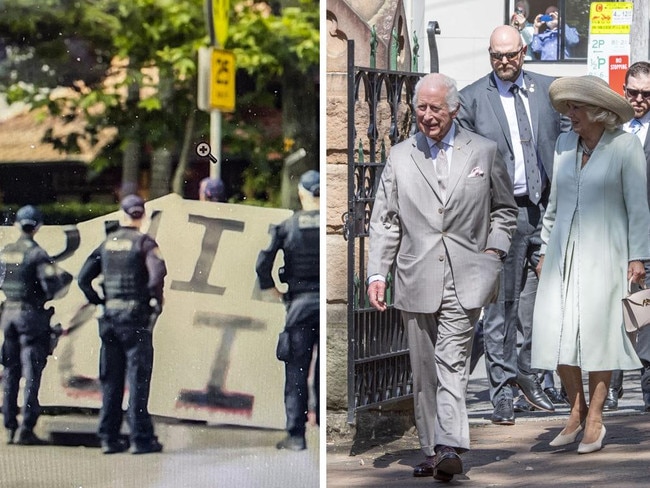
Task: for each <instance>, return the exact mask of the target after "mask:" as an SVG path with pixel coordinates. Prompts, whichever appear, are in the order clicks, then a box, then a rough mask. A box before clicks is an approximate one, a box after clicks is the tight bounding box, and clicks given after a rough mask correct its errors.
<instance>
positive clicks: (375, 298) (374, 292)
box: [368, 280, 387, 312]
mask: <svg viewBox="0 0 650 488" xmlns="http://www.w3.org/2000/svg"><path fill="white" fill-rule="evenodd" d="M385 296H386V282H385V281H382V280H376V281H373V282H372V283H370V285H368V298H369V299H370V305H372V306H373V307H374V308H376V309H377V310H379V311H380V312H383V311H384V310H386V308H387V307H386V302H385V301H384V299H385Z"/></svg>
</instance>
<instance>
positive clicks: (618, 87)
mask: <svg viewBox="0 0 650 488" xmlns="http://www.w3.org/2000/svg"><path fill="white" fill-rule="evenodd" d="M629 65H630V57H629V56H627V55H620V56H610V57H609V86H610V87H611V89H612V90H614V91H615V92H616V93H618V94H619V95H622V96H625V95H624V93H623V85H624V84H625V73H626V72H627V68H628V67H629Z"/></svg>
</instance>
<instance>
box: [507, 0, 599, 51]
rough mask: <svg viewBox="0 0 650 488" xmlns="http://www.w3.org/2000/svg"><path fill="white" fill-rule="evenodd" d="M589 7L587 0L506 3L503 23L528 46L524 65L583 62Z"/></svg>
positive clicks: (509, 0)
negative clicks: (536, 20)
mask: <svg viewBox="0 0 650 488" xmlns="http://www.w3.org/2000/svg"><path fill="white" fill-rule="evenodd" d="M590 4H591V1H590V0H556V1H554V0H507V2H506V7H507V9H508V10H507V12H508V13H507V15H506V21H505V23H507V24H510V25H513V26H515V27H516V28H518V29H519V31H520V32H521V37H522V39H523V41H524V44H526V45H527V46H528V50H527V53H526V62H558V61H559V62H571V61H572V62H586V61H587V46H588V40H589V7H590ZM538 16H540V18H539V19H538V23H537V24H538V25H537V27H536V26H535V19H536V18H537V17H538Z"/></svg>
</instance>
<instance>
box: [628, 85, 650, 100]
mask: <svg viewBox="0 0 650 488" xmlns="http://www.w3.org/2000/svg"><path fill="white" fill-rule="evenodd" d="M625 93H626V94H627V96H628V97H630V98H636V97H638V96H639V94H641V98H650V91H645V90H634V89H632V88H627V87H625Z"/></svg>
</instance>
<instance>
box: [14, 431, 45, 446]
mask: <svg viewBox="0 0 650 488" xmlns="http://www.w3.org/2000/svg"><path fill="white" fill-rule="evenodd" d="M16 444H19V445H21V446H44V445H46V444H48V442H47V441H44V440H43V439H41V438H40V437H38V436H37V435H36V434H34V432H33V431H31V430H21V431H20V434H18V440H17V441H16Z"/></svg>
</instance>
